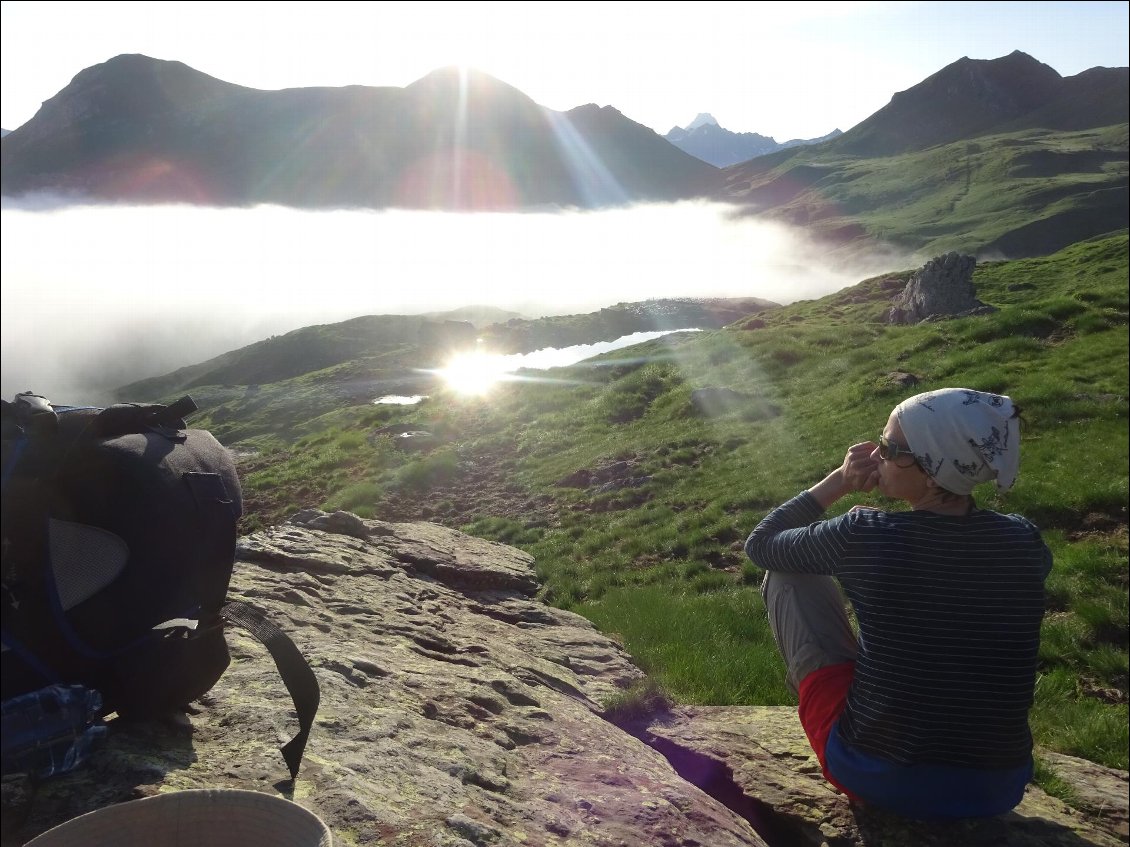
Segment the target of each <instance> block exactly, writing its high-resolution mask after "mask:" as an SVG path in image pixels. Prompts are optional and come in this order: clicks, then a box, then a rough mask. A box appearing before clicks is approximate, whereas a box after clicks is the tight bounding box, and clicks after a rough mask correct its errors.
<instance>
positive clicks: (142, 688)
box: [0, 392, 320, 779]
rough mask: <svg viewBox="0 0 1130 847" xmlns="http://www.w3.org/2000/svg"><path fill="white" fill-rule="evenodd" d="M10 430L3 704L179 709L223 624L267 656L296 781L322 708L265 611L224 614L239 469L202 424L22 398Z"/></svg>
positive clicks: (202, 674)
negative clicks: (25, 700) (75, 698)
mask: <svg viewBox="0 0 1130 847" xmlns="http://www.w3.org/2000/svg"><path fill="white" fill-rule="evenodd" d="M0 403H2V404H3V408H2V424H3V539H2V544H3V547H2V565H0V576H2V583H3V585H2V590H3V595H2V597H0V605H2V608H3V632H2V636H3V653H2V660H3V666H2V673H0V682H2V691H0V699H2V700H4V701H8V700H9V699H10V698H13V697H16V696H18V695H22V694H26V693H28V692H31V691H36V690H38V689H40V688H43V687H44V686H48V685H51V684H78V685H83V686H86V687H88V688H91V689H96V690H97V691H98V692H100V694H101V696H102V702H103V708H102V711H103V714H104V715H105V714H109V713H110V712H117V713H118V714H119V715H121V716H123V717H137V718H145V717H149V716H153V715H156V714H159V713H162V712H164V711H167V710H169V709H173V708H177V707H183V706H185V705H187V704H188V703H189V702H190V701H192V700H195V699H197V698H198V697H200V696H201V695H203V694H204V693H205V692H207V691H208V690H209V689H210V688H212V686H213V685H215V684H216V681H217V680H219V678H220V676H221V675H222V674H223V672H224V670H225V669H226V668H227V666H228V664H229V661H230V658H229V655H228V648H227V643H226V641H225V639H224V626H225V622H226V623H235V624H239V625H241V626H243V627H245V628H246V629H248V631H250V632H251V634H252V635H254V636H255V637H256V638H258V639H259V640H260V641H262V642H263V644H264V645H265V646H266V647H267V649H268V650H269V651H270V653H271V655H272V657H273V658H274V659H275V662H276V664H277V665H278V669H279V672H280V674H281V675H282V678H283V681H284V683H285V684H286V687H287V689H288V690H289V691H290V693H291V696H292V697H293V698H294V704H295V709H296V711H297V714H298V719H299V725H300V731H299V733H298V734H297V735H296V736H295V737H294V738H293V739H291V741H289V742H288V743H287V744H286V745H285V746H284V747H283V749H282V752H283V757H284V758H285V760H286V763H287V765H288V767H289V768H290V773H291V778H292V779H293V778H294V777H295V776H296V775H297V772H298V767H299V764H300V762H301V759H302V753H303V750H304V749H305V746H306V740H307V737H308V735H309V732H310V727H311V726H312V724H313V720H314V715H315V713H316V711H317V708H318V702H319V698H320V693H319V689H318V682H317V678H316V677H315V676H314V673H313V671H312V670H311V669H310V666H309V664H308V663H307V662H306V660H305V659H304V658H303V657H302V655H301V653H300V652H299V651H298V648H297V647H295V645H294V643H293V642H292V641H291V640H290V639H289V638H288V637H287V636H286V635H285V634H283V633H282V632H281V631H280V630H278V628H277V627H275V626H274V625H273V624H272V623H271V622H270V621H268V620H267V619H266V618H265V617H264V616H263V615H262V613H260V612H259V611H258V610H256V609H254V608H252V607H250V606H247V605H246V604H243V603H235V602H228V601H227V600H226V594H227V590H228V582H229V580H230V578H231V572H232V566H233V564H234V560H235V543H236V525H237V523H238V521H239V518H240V516H241V514H242V509H243V507H242V495H241V491H240V485H239V478H238V476H237V475H236V470H235V465H234V462H233V461H232V459H231V457H230V455H229V454H228V452H227V450H226V449H224V447H223V446H222V445H220V443H219V442H218V441H216V439H215V438H214V437H212V435H211V434H210V433H208V432H207V431H205V430H200V429H189V428H187V426H186V424H185V421H184V417H185V416H187V415H188V414H189V413H190V412H193V411H195V410H196V408H197V407H196V404H195V403H194V402H193V401H192V400H191V398H188V397H185V398H182V399H181V400H179V401H177V402H176V403H173V404H172V405H170V406H164V405H158V404H152V405H139V404H123V405H117V406H110V407H107V408H105V409H101V408H90V407H68V406H54V405H52V404H50V403H49V402H48V401H47V400H45V399H44V398H43V397H40V396H38V395H34V394H31V393H30V392H29V393H24V394H17V395H16V398H15V401H14V402H12V403H8V402H7V401H0Z"/></svg>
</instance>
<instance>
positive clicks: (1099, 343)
mask: <svg viewBox="0 0 1130 847" xmlns="http://www.w3.org/2000/svg"><path fill="white" fill-rule="evenodd" d="M1127 274H1128V242H1127V236H1126V234H1125V233H1122V234H1119V235H1117V236H1113V237H1110V238H1105V239H1096V240H1092V241H1088V242H1081V243H1078V244H1075V245H1072V246H1070V247H1068V248H1066V249H1064V250H1062V251H1060V252H1058V253H1056V254H1054V255H1051V256H1048V257H1044V258H1034V259H1026V260H1018V261H1001V262H987V263H982V264H980V265H979V266H978V267H977V271H976V274H975V277H974V281H975V283H976V285H977V288H978V295H979V297H980V298H981V299H982V300H983V301H984V302H986V303H989V304H992V305H994V306H996V307H997V308H998V309H999V311H997V312H995V313H993V314H987V315H980V316H975V317H966V318H959V319H953V320H945V321H936V322H927V323H923V324H919V325H915V326H891V325H887V324H886V323H884V322H883V320H882V317H883V315H884V313H885V311H886V310H887V308H888V307H889V305H890V300H891V297H892V296H893V295H894V294H896V293H897V292H898V291H899V290H901V288H902V287H903V286H904V285H905V282H906V280H907V279H908V278H909V275H910V271H901V272H896V273H891V274H887V275H883V276H879V277H875V278H872V279H868V280H865V281H863V282H861V283H859V284H858V285H856V286H853V287H850V288H847V289H844V290H842V291H839V292H836V293H834V294H831V295H829V296H827V297H824V298H821V299H819V300H812V301H803V302H799V303H794V304H792V305H789V306H785V307H782V308H778V309H773V310H770V311H765V312H762V313H760V314H757V315H753V316H749V317H747V318H744V319H742V320H740V321H738V322H736V323H734V324H731V325H730V326H728V327H726V328H724V329H720V330H716V331H709V332H701V333H693V334H677V335H672V336H666V337H664V338H662V339H658V340H656V341H652V342H649V343H647V344H644V345H639V346H637V347H633V348H630V349H628V350H623V351H617V352H615V353H612V354H608V355H606V356H603V357H600V358H598V359H594V360H590V361H588V362H585V363H581V364H579V365H576V366H573V367H570V368H563V369H557V370H554V371H551V372H549V373H547V374H540V375H538V376H540V377H541V379H540V380H530V381H523V382H516V383H506V384H503V385H500V386H499V387H498V388H497V390H496V391H495V392H494V393H493V394H491V395H489V396H487V397H479V398H474V397H473V398H467V397H461V396H459V395H456V394H454V393H451V392H448V391H444V390H437V391H436V393H435V394H433V395H432V396H431V397H430V398H429V399H428V400H426V401H424V402H423V403H421V404H419V405H418V406H411V407H377V406H373V405H371V404H364V405H362V404H353V405H350V404H348V403H346V402H339V403H337V404H334V403H333V402H332V401H329V400H327V401H325V402H323V403H321V404H314V405H311V406H308V407H305V408H304V410H303V411H301V413H299V412H293V414H294V415H296V417H294V418H293V419H291V420H290V422H289V424H288V427H287V431H286V432H285V433H280V432H272V431H271V430H270V427H269V426H268V425H267V424H268V423H269V421H270V419H271V417H272V416H271V415H266V416H264V417H259V418H254V420H255V421H257V423H255V424H254V425H252V423H251V420H252V418H250V417H241V414H240V413H239V412H240V410H239V408H238V406H237V405H235V404H232V403H230V402H229V403H226V404H224V405H223V406H221V407H215V406H211V407H210V408H209V409H208V410H207V414H206V415H204V416H203V418H201V419H199V420H198V421H197V422H196V423H199V424H203V425H206V426H213V427H214V429H215V431H217V433H218V434H219V435H220V436H221V438H226V439H228V440H229V442H230V440H231V438H232V436H234V435H238V434H240V433H241V432H242V433H243V439H244V440H243V443H244V446H253V447H258V448H259V450H260V451H261V452H260V454H259V455H258V456H257V457H255V458H254V459H251V460H249V461H248V462H247V463H246V464H245V465H244V466H243V482H244V488H245V492H246V495H247V502H248V504H249V508H250V510H251V514H250V515H249V517H248V519H247V523H246V527H247V528H248V529H251V528H254V527H256V526H259V525H262V524H264V523H269V522H273V521H275V520H278V519H279V518H281V517H284V516H285V515H286V514H288V512H289V511H293V510H294V509H296V508H298V507H299V506H303V505H310V504H321V505H322V506H323V507H324V508H346V509H350V510H353V511H356V512H357V513H359V514H362V515H368V516H377V517H382V518H386V519H416V518H421V517H424V518H427V519H430V520H437V521H440V522H443V523H447V524H449V525H453V526H459V527H462V528H464V529H466V530H467V531H470V532H472V533H475V534H478V535H481V536H485V537H489V538H494V539H497V540H500V541H503V542H506V543H510V544H514V545H516V546H518V547H521V548H523V549H525V550H528V551H529V552H530V553H532V554H533V555H534V556H536V558H537V567H538V571H539V575H540V578H541V580H542V582H543V584H544V596H545V599H546V600H547V601H549V602H551V603H554V604H556V605H559V606H562V607H566V608H570V609H573V610H575V611H578V612H580V613H581V614H584V615H585V616H587V617H589V618H590V619H591V620H593V621H594V622H595V623H596V624H597V625H598V626H599V627H600V628H601V629H602V630H604V631H606V632H610V633H614V634H616V635H617V636H618V637H619V638H620V639H622V640H623V642H624V644H625V646H626V647H627V649H628V650H629V652H630V653H631V654H632V655H633V656H634V657H635V658H636V659H637V661H639V662H640V663H641V665H642V666H643V667H644V668H645V669H646V670H647V671H648V672H649V674H650V675H651V676H652V678H653V680H654V681H655V682H656V683H657V684H658V685H659V686H661V687H662V688H663V689H665V690H666V691H668V692H669V693H670V694H671V695H672V696H673V697H674V698H675V699H677V700H680V701H684V702H693V703H714V704H755V703H788V702H791V695H790V694H789V692H788V691H787V690H786V688H785V685H784V673H783V668H782V666H781V661H780V659H779V657H778V656H777V653H776V650H775V648H774V646H773V642H772V638H771V636H770V633H769V631H768V628H767V626H766V623H765V616H764V609H763V607H762V604H761V599H760V596H759V595H758V593H757V590H756V583H757V582H758V580H759V578H760V572H759V571H758V570H757V569H756V568H754V567H753V566H752V565H751V564H749V563H747V562H746V561H745V560H744V556H743V554H742V552H741V544H742V541H743V540H744V538H745V536H746V535H747V533H748V532H749V531H750V529H752V527H753V526H754V525H755V524H756V523H757V522H758V520H760V518H761V517H762V516H763V515H764V514H765V513H766V512H767V511H768V510H769V509H771V508H772V507H774V506H775V505H777V504H778V503H780V502H782V501H784V500H785V499H787V498H789V497H791V496H792V495H794V494H795V493H797V492H798V491H800V490H801V489H803V488H806V487H807V486H809V485H811V484H812V483H813V482H815V481H817V480H819V479H820V478H821V477H822V476H823V475H824V474H825V473H826V472H827V471H828V470H829V469H831V468H832V467H834V466H835V465H837V464H838V463H839V462H840V460H841V459H842V456H843V453H844V451H845V450H846V448H847V447H848V446H849V445H850V444H852V443H855V442H858V441H862V440H867V439H874V438H875V436H876V435H877V434H878V433H879V431H880V430H881V428H882V426H883V424H884V422H885V421H886V418H887V415H888V414H889V412H890V410H891V409H892V408H893V407H894V406H895V405H896V404H897V403H898V402H899V401H901V400H902V399H904V398H905V397H906V396H908V395H909V394H913V393H917V392H918V391H922V390H928V389H930V388H938V387H944V386H964V387H971V388H977V389H982V390H989V391H996V392H1004V393H1008V394H1009V395H1011V396H1012V397H1013V398H1014V399H1015V400H1016V401H1017V402H1018V403H1019V404H1020V405H1021V406H1022V407H1023V408H1024V417H1025V425H1024V428H1023V430H1022V445H1021V451H1022V460H1021V471H1020V477H1019V481H1018V483H1017V485H1016V487H1015V488H1014V489H1013V490H1012V491H1011V492H1010V493H1009V494H1008V495H1007V496H1003V497H1002V496H999V495H997V494H996V493H994V492H993V491H992V488H991V486H986V487H984V490H983V491H981V492H979V500H980V503H981V505H982V506H985V507H988V508H993V509H998V510H1004V511H1010V512H1019V513H1021V514H1024V515H1026V516H1028V517H1030V518H1031V519H1033V520H1034V521H1036V522H1037V523H1038V524H1039V525H1040V526H1041V528H1042V530H1043V532H1044V535H1045V538H1046V539H1047V541H1048V544H1049V545H1050V546H1051V548H1052V550H1053V553H1054V555H1055V567H1054V569H1053V572H1052V574H1051V576H1050V578H1049V580H1048V584H1047V598H1048V600H1047V602H1048V610H1047V615H1046V618H1045V622H1044V629H1043V645H1042V649H1041V655H1040V675H1039V681H1038V685H1037V691H1036V703H1035V707H1034V710H1033V728H1034V732H1035V734H1036V738H1037V741H1038V742H1039V743H1041V744H1044V745H1047V746H1049V747H1051V748H1053V749H1056V750H1060V751H1063V752H1066V753H1071V754H1075V755H1081V756H1084V757H1087V758H1089V759H1092V760H1094V761H1098V762H1101V763H1104V764H1107V765H1110V766H1115V767H1120V768H1126V767H1127V745H1128V736H1127V687H1128V682H1127V677H1128V661H1127V656H1128V643H1127V641H1128V639H1127V494H1128V489H1127V476H1128V447H1127V444H1128V425H1127V412H1128V403H1127V397H1128V366H1127V342H1128V335H1127V308H1128V303H1127V299H1128V297H1127V293H1128V292H1127V284H1126V280H1127ZM353 366H354V365H349V364H346V365H341V366H338V367H339V368H341V369H348V368H350V367H353ZM895 372H899V373H909V374H913V375H914V376H915V377H917V379H918V380H919V382H918V384H917V385H915V386H914V387H912V388H907V387H902V386H901V385H900V384H899V381H898V379H896V378H893V377H892V374H893V373H895ZM531 376H534V375H533V374H531ZM349 378H350V374H349V373H347V372H344V371H342V370H335V369H331V370H329V371H325V372H320V373H316V374H307V375H305V376H304V377H302V378H301V380H303V381H302V382H301V384H299V383H296V382H292V383H281V384H279V385H278V386H264V387H263V389H262V391H264V392H267V393H272V392H273V395H272V396H274V397H276V399H278V398H282V397H285V396H287V395H288V394H292V393H293V394H300V393H301V392H302V391H314V390H318V391H322V392H329V391H330V390H331V387H332V386H333V385H334V384H335V383H336V382H337V381H341V382H342V383H347V382H348V380H349ZM208 390H212V389H208ZM215 390H216V391H219V389H215ZM326 396H327V397H328V394H327V395H326ZM204 405H209V404H208V403H205V404H204ZM222 408H226V409H227V413H226V417H224V415H223V414H221V413H220V411H219V410H220V409H222ZM218 415H219V416H218ZM221 418H224V419H221ZM389 424H398V425H400V426H401V427H402V428H413V429H417V428H418V429H426V430H427V431H428V432H430V433H431V434H432V438H433V440H432V441H431V442H430V449H427V450H421V451H411V450H407V449H403V447H400V446H398V445H397V442H396V440H395V439H394V438H388V437H383V436H381V435H380V434H379V433H377V432H376V430H377V429H378V428H380V427H383V426H386V425H389ZM856 502H868V503H872V504H876V505H879V506H881V507H884V508H903V507H904V506H903V505H900V504H897V503H891V502H886V501H884V500H883V499H882V498H881V497H879V496H878V495H866V496H864V495H858V496H856V497H854V498H849V499H848V500H847V501H844V502H841V503H840V504H838V506H837V511H838V510H840V509H847V508H849V507H850V506H851V505H853V504H854V503H856Z"/></svg>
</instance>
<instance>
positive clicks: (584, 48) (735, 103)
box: [0, 0, 1130, 141]
mask: <svg viewBox="0 0 1130 847" xmlns="http://www.w3.org/2000/svg"><path fill="white" fill-rule="evenodd" d="M1128 8H1130V4H1127V3H1126V2H1121V0H1120V2H1038V1H1033V2H929V3H915V2H886V3H874V2H851V1H850V0H839V1H838V2H787V3H776V2H762V3H758V2H746V3H739V2H722V3H719V2H696V3H689V2H682V1H680V2H649V3H646V4H645V3H639V2H626V3H622V2H600V3H593V2H564V3H562V2H501V3H485V2H483V3H480V2H458V3H456V2H442V3H412V2H400V3H382V2H373V3H358V2H344V3H338V2H321V3H308V2H275V3H270V4H264V3H260V2H255V3H242V2H188V3H184V2H146V3H136V2H126V3H101V2H77V3H74V2H18V0H11V1H9V0H4V2H0V86H2V91H0V126H3V127H4V128H5V129H8V130H13V129H16V128H17V127H18V126H19V125H21V124H22V123H24V122H25V121H27V120H29V119H30V118H31V117H32V116H33V115H34V114H35V111H36V110H37V109H38V108H39V105H40V103H41V102H43V101H44V100H47V99H48V98H50V97H52V96H53V95H54V94H56V93H57V92H58V91H60V90H61V89H62V88H64V87H65V86H66V85H67V84H68V83H69V82H70V80H71V79H72V78H73V77H74V76H75V74H77V73H78V72H79V71H81V70H83V69H85V68H87V67H90V66H92V65H96V64H99V63H101V62H104V61H106V60H108V59H110V58H112V57H114V56H117V55H119V54H122V53H143V54H145V55H147V56H151V57H153V58H157V59H167V60H176V61H181V62H184V63H186V64H188V65H190V66H191V67H193V68H195V69H197V70H199V71H203V72H204V73H207V74H210V75H211V76H214V77H217V78H219V79H222V80H225V81H227V82H232V83H236V84H238V85H245V86H249V87H251V88H260V89H280V88H293V87H306V86H344V85H372V86H405V85H409V84H410V83H412V82H414V81H415V80H417V79H419V78H420V77H422V76H424V75H426V74H427V73H429V72H430V71H433V70H435V69H436V68H439V67H444V66H447V65H458V64H466V65H470V66H472V67H475V68H478V69H479V70H481V71H485V72H486V73H489V74H492V75H494V76H496V77H498V78H499V79H501V80H503V81H504V82H507V83H509V84H510V85H513V86H515V87H516V88H518V89H520V90H521V91H523V92H525V93H526V94H527V95H529V96H530V97H531V98H533V99H534V100H535V101H536V102H538V103H540V104H541V105H543V106H547V107H549V108H551V109H555V110H558V111H565V110H568V109H572V108H574V107H576V106H580V105H584V104H586V103H596V104H597V105H600V106H607V105H611V106H614V107H615V108H617V109H619V110H620V111H621V112H622V113H623V114H624V115H626V116H627V117H629V118H631V119H632V120H634V121H637V122H639V123H641V124H644V125H645V126H648V127H651V128H652V129H654V130H656V131H657V132H659V133H661V134H663V133H666V132H667V131H668V130H670V129H671V128H672V127H674V126H685V125H687V124H688V123H690V122H691V121H692V120H693V119H694V118H695V116H696V115H697V114H698V113H700V112H708V113H710V114H712V115H713V116H714V117H715V119H716V120H717V121H718V122H719V123H720V124H721V125H722V126H723V127H726V128H727V129H731V130H733V131H736V132H758V133H760V134H762V135H768V136H772V137H773V138H775V139H776V140H777V141H785V140H788V139H791V138H815V137H818V136H822V135H825V134H827V133H828V132H830V131H832V130H833V129H837V128H838V129H841V130H844V131H847V130H848V129H850V128H851V127H852V126H854V125H855V124H857V123H859V122H860V121H862V120H863V119H865V118H866V117H868V116H869V115H871V114H873V113H874V112H875V111H877V110H878V109H880V108H882V107H883V106H884V105H886V104H887V103H888V102H889V101H890V98H891V96H892V95H893V94H894V93H896V92H898V91H902V90H905V89H907V88H910V87H911V86H913V85H915V84H917V83H918V82H921V81H922V80H923V79H925V78H926V77H928V76H930V75H931V74H933V73H935V72H936V71H938V70H940V69H941V68H943V67H945V66H946V65H948V64H950V63H951V62H954V61H956V60H957V59H960V58H961V57H962V56H968V57H970V58H973V59H994V58H998V57H1000V56H1004V55H1007V54H1008V53H1011V52H1012V51H1013V50H1022V51H1024V52H1025V53H1028V54H1030V55H1032V56H1034V57H1035V58H1036V59H1038V60H1040V61H1041V62H1044V63H1045V64H1048V65H1050V66H1051V67H1053V68H1054V69H1055V70H1056V71H1058V72H1059V73H1060V74H1062V75H1063V76H1071V75H1073V74H1077V73H1079V72H1081V71H1084V70H1086V69H1088V68H1091V67H1095V66H1097V65H1101V66H1107V67H1112V66H1125V65H1127V64H1130V58H1128V50H1130V48H1128V40H1130V35H1128Z"/></svg>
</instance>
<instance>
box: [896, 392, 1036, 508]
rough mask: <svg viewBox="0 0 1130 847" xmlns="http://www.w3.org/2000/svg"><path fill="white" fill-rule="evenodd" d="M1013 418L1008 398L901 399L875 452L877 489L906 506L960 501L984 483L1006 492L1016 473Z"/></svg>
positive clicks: (945, 395) (944, 395) (949, 395)
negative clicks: (926, 500)
mask: <svg viewBox="0 0 1130 847" xmlns="http://www.w3.org/2000/svg"><path fill="white" fill-rule="evenodd" d="M1018 414H1019V410H1018V409H1017V408H1016V406H1015V405H1014V404H1013V402H1012V400H1011V399H1010V398H1008V397H1005V396H1002V395H999V394H989V393H986V392H983V391H973V390H970V389H966V388H943V389H940V390H937V391H927V392H924V393H922V394H917V395H915V396H914V397H911V398H909V399H907V400H904V401H903V402H902V403H900V404H899V405H898V406H896V407H895V409H894V411H893V412H891V416H890V418H889V419H888V420H887V426H886V428H885V429H884V430H883V440H882V441H881V442H880V447H879V448H878V449H877V450H876V457H877V458H879V459H880V462H879V490H880V491H881V492H882V493H883V494H885V495H887V496H888V497H896V498H899V499H904V500H908V501H909V502H911V503H916V502H920V501H922V500H923V499H924V498H926V497H927V496H936V497H938V498H939V499H941V500H943V501H945V500H947V499H957V498H961V499H964V498H965V497H967V496H968V495H970V494H972V492H973V489H974V488H975V487H976V486H977V485H979V484H980V483H982V482H988V481H989V480H996V483H997V488H998V489H1000V490H1002V491H1006V490H1008V489H1009V488H1010V487H1012V484H1013V482H1015V480H1016V474H1017V470H1018V468H1019V457H1020V430H1019V425H1018V420H1017V416H1018ZM947 495H948V496H947Z"/></svg>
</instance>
